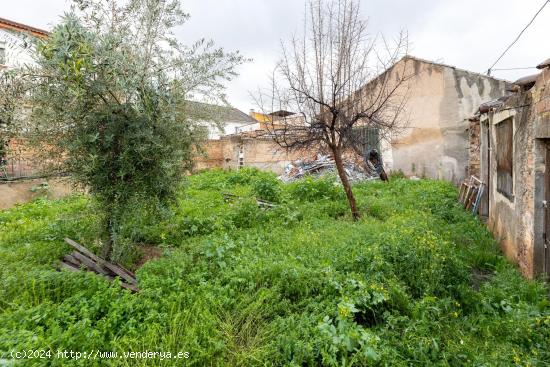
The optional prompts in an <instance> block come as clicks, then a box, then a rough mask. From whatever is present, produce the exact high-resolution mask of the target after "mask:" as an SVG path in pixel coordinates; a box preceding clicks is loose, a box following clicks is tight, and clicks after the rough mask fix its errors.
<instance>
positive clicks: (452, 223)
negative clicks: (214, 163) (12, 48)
mask: <svg viewBox="0 0 550 367" xmlns="http://www.w3.org/2000/svg"><path fill="white" fill-rule="evenodd" d="M355 191H356V193H357V197H358V201H359V205H360V207H361V208H362V212H363V217H362V219H361V220H360V221H358V222H353V221H352V220H351V218H350V215H349V212H348V208H347V206H346V201H345V197H344V196H343V194H342V190H341V188H340V187H338V186H335V185H334V184H333V183H332V181H330V180H326V179H325V180H310V179H307V180H304V181H301V182H297V183H293V184H289V185H283V184H280V183H278V182H277V181H276V179H275V178H274V177H273V176H271V175H269V174H266V173H260V172H257V171H251V170H241V171H239V172H223V171H211V172H205V173H202V174H199V175H196V176H192V177H190V178H189V181H188V185H187V187H185V188H183V189H182V191H181V196H180V198H179V201H180V204H181V205H180V209H178V210H177V212H176V214H175V215H173V216H169V214H168V213H167V214H166V217H165V218H161V223H160V224H158V222H157V224H152V223H155V221H154V220H153V219H155V218H149V217H148V216H147V215H146V214H145V213H146V212H147V208H143V210H142V212H143V213H144V214H142V215H141V216H134V217H129V218H126V222H125V228H124V230H123V232H124V233H125V235H126V236H127V237H128V239H129V240H128V244H129V245H128V246H130V243H140V244H146V245H157V246H159V248H161V249H162V251H163V256H162V257H161V258H160V259H156V260H151V261H148V262H147V263H145V265H143V266H142V267H141V268H139V270H137V276H138V280H139V286H140V289H141V290H140V292H139V293H137V294H131V293H130V292H128V291H125V290H123V289H121V288H120V287H119V286H117V285H116V284H112V283H109V282H107V281H104V280H103V279H101V278H100V277H98V276H97V275H94V274H91V273H69V272H58V271H56V270H55V267H56V263H57V261H58V260H59V259H60V258H61V257H62V256H63V255H64V254H66V253H68V252H69V251H70V249H69V247H68V246H66V245H64V243H63V238H64V237H71V238H74V239H75V240H77V241H79V242H80V243H83V244H86V245H87V246H89V247H92V248H93V246H94V241H93V240H92V239H93V238H95V237H96V230H97V224H96V222H97V218H96V217H95V216H94V214H93V211H92V209H91V208H89V205H88V204H89V201H88V199H86V198H84V197H73V198H69V199H66V200H62V201H36V202H33V203H30V204H27V205H23V206H20V207H17V208H14V209H12V210H8V211H3V212H0V335H1V338H0V352H3V353H4V357H3V358H4V359H9V356H8V354H9V351H11V350H25V349H27V350H28V349H49V350H52V351H54V352H55V351H57V350H58V349H59V350H73V351H81V352H84V351H92V350H100V351H116V352H118V353H120V354H122V353H123V352H127V351H145V350H148V351H165V352H167V351H170V352H172V353H177V352H179V351H181V352H185V351H187V352H189V358H188V359H186V360H175V359H171V360H169V359H165V360H162V361H161V360H160V359H125V358H117V359H110V360H88V359H80V360H78V361H77V360H69V359H59V358H56V357H55V356H52V358H51V359H32V360H25V361H21V362H22V363H19V364H16V365H22V366H35V365H47V366H49V365H51V366H61V365H63V366H65V365H82V366H104V365H112V366H142V365H148V366H149V365H151V366H182V365H195V366H211V365H212V366H218V365H220V366H223V365H229V366H249V365H266V366H271V365H294V366H302V365H309V366H318V365H326V366H337V365H338V366H339V365H345V366H350V365H355V366H365V365H387V366H399V365H402V366H406V365H419V366H428V365H452V366H459V365H465V366H481V365H483V366H506V365H530V366H543V365H548V363H549V361H550V304H549V301H548V298H547V294H548V290H547V289H545V288H544V286H543V284H542V283H541V282H535V281H527V280H525V279H523V278H522V277H521V276H520V274H519V272H518V271H517V270H516V268H515V267H514V266H513V265H511V264H509V263H508V262H507V261H506V260H505V258H504V257H503V256H502V255H501V254H500V253H499V251H498V250H497V247H496V244H495V243H494V241H493V240H492V239H491V237H490V235H489V234H488V233H487V231H486V230H485V229H484V228H483V226H482V225H480V224H478V222H477V221H476V219H474V218H473V217H472V216H471V215H469V214H468V213H465V212H463V210H462V209H461V208H460V207H459V206H458V205H457V204H456V203H455V199H456V190H455V189H454V188H453V187H452V186H451V185H450V184H447V183H443V182H436V181H409V180H404V179H397V178H394V179H393V180H392V181H391V182H390V183H389V184H383V183H381V182H370V183H362V184H357V185H355ZM222 193H232V194H235V195H238V196H239V197H237V198H234V199H232V200H229V201H226V200H224V197H223V195H222ZM252 197H262V198H264V199H266V200H270V201H274V202H277V203H279V204H280V205H278V206H277V207H275V208H272V209H268V210H264V209H260V208H258V206H257V205H256V202H255V200H254V199H252ZM156 219H158V218H156ZM131 253H133V254H138V253H139V251H137V250H136V251H131ZM122 261H124V262H125V263H126V264H127V265H128V266H132V264H133V263H137V262H138V256H137V255H134V256H133V257H128V258H125V259H122ZM1 358H2V357H0V359H1Z"/></svg>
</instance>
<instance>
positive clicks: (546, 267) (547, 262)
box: [542, 142, 550, 276]
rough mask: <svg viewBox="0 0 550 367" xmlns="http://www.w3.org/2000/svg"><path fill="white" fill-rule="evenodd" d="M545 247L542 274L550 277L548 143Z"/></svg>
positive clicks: (548, 157)
mask: <svg viewBox="0 0 550 367" xmlns="http://www.w3.org/2000/svg"><path fill="white" fill-rule="evenodd" d="M543 206H544V245H543V256H542V272H543V274H545V275H546V276H550V143H549V142H546V156H545V169H544V202H543Z"/></svg>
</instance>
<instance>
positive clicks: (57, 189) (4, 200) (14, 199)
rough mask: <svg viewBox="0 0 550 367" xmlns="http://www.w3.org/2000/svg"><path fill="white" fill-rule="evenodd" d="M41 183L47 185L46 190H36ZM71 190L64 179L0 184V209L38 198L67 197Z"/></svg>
mask: <svg viewBox="0 0 550 367" xmlns="http://www.w3.org/2000/svg"><path fill="white" fill-rule="evenodd" d="M43 182H47V183H48V189H38V187H39V185H40V184H42V183H43ZM71 192H73V189H72V187H71V185H70V184H69V182H68V181H67V180H64V179H59V178H58V179H50V180H45V179H38V180H24V181H14V182H0V209H7V208H11V207H12V206H14V205H16V204H22V203H25V202H27V201H30V200H33V199H36V198H38V197H47V198H50V199H58V198H61V197H64V196H66V195H69V194H70V193H71Z"/></svg>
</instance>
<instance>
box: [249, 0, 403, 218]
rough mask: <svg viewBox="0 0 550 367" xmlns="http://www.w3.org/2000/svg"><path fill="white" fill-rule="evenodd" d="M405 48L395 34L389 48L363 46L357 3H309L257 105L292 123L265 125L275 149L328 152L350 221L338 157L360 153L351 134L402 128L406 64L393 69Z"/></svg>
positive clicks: (367, 40)
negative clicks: (278, 112)
mask: <svg viewBox="0 0 550 367" xmlns="http://www.w3.org/2000/svg"><path fill="white" fill-rule="evenodd" d="M378 44H380V45H381V46H382V47H381V50H382V52H379V51H378V49H379V48H378ZM407 45H408V41H407V36H406V34H404V33H403V32H402V33H401V34H400V35H399V37H398V38H397V39H396V40H394V41H393V42H387V41H386V40H385V39H384V38H383V37H380V38H379V39H378V40H376V39H373V38H371V37H370V36H369V35H368V33H367V22H366V21H365V20H362V19H361V17H360V10H359V2H358V1H355V0H311V1H310V2H309V4H308V10H307V12H306V16H305V21H304V32H303V35H302V36H300V37H296V36H295V37H294V38H293V39H292V40H291V41H290V42H289V43H283V44H282V59H281V60H280V62H279V63H278V66H277V68H276V70H275V72H274V74H273V79H272V86H271V87H272V88H271V90H270V91H269V93H260V95H259V97H258V104H259V105H260V107H261V108H262V109H263V110H266V108H265V106H266V104H264V102H265V101H267V102H268V103H267V104H268V105H270V106H269V107H270V109H271V111H274V110H287V111H292V112H296V113H297V114H298V116H299V118H296V115H294V116H291V117H278V118H273V119H272V121H271V123H270V133H271V135H272V136H273V139H274V140H275V142H276V143H277V144H278V145H279V146H281V147H283V148H285V149H287V150H305V151H311V150H312V149H318V150H326V151H329V152H330V154H331V155H332V157H333V158H334V161H335V165H336V168H337V171H338V176H339V177H340V180H341V182H342V185H343V187H344V190H345V192H346V196H347V199H348V202H349V206H350V209H351V212H352V215H353V217H354V219H357V218H359V216H360V214H359V211H358V209H357V204H356V202H355V198H354V195H353V191H352V188H351V185H350V182H349V180H348V177H347V174H346V171H345V168H344V158H343V156H344V153H345V152H347V151H350V152H355V153H359V154H361V155H362V154H363V153H364V152H363V151H362V149H363V141H361V139H360V134H358V133H357V132H358V129H360V128H364V127H372V128H378V129H379V131H380V134H381V137H382V138H388V137H390V136H391V134H392V133H394V132H395V131H397V130H398V129H399V128H400V127H402V126H403V120H404V119H403V118H402V112H403V109H404V106H405V102H406V94H407V93H406V89H407V88H406V83H405V82H406V80H407V79H408V78H409V77H410V76H409V75H407V69H406V67H405V64H406V63H397V62H398V61H399V59H400V58H401V57H402V56H404V55H405V54H406V52H407ZM283 115H284V114H283Z"/></svg>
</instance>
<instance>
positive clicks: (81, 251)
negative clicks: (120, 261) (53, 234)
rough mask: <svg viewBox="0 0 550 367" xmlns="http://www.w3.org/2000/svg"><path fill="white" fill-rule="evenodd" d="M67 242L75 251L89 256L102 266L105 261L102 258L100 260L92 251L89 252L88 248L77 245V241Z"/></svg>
mask: <svg viewBox="0 0 550 367" xmlns="http://www.w3.org/2000/svg"><path fill="white" fill-rule="evenodd" d="M65 242H67V243H68V244H69V245H71V246H72V247H73V248H74V249H75V250H77V251H78V252H80V253H81V254H83V255H86V256H88V257H89V258H90V259H92V260H93V261H95V262H96V263H99V264H100V263H101V262H104V261H105V260H103V259H102V258H100V257H99V256H97V255H96V254H94V253H93V252H91V251H90V250H88V249H87V248H86V247H84V246H82V245H80V244H78V243H76V242H75V241H73V240H71V239H70V238H65Z"/></svg>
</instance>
